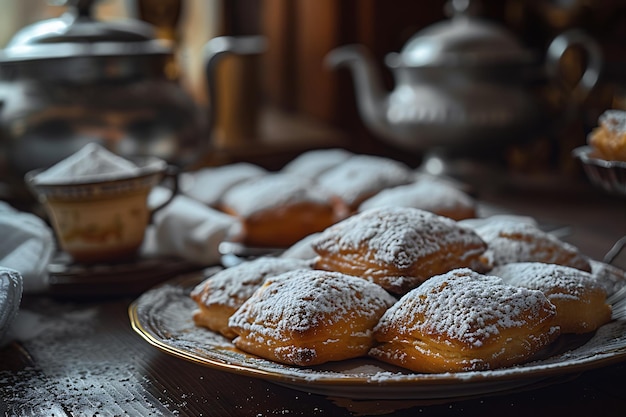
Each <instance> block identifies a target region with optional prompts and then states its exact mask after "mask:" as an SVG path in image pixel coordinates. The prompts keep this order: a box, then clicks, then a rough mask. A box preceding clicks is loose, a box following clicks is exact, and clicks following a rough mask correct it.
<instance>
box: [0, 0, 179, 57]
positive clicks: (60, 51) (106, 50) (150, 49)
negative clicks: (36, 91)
mask: <svg viewBox="0 0 626 417" xmlns="http://www.w3.org/2000/svg"><path fill="white" fill-rule="evenodd" d="M64 3H65V4H67V5H68V10H67V11H66V12H65V13H63V14H62V15H61V16H60V17H58V18H54V19H47V20H43V21H40V22H36V23H34V24H32V25H29V26H26V27H24V28H22V29H21V30H19V31H18V32H17V33H16V34H15V35H14V36H13V38H12V39H11V40H10V41H9V43H8V44H7V46H6V48H5V49H4V50H3V51H2V57H1V60H2V61H5V62H6V61H9V62H15V61H18V62H19V61H30V60H41V59H52V58H74V57H85V56H88V57H94V56H111V55H117V56H119V55H122V56H132V55H154V54H171V53H172V46H171V44H169V43H168V42H167V41H165V40H162V39H156V38H155V31H154V29H153V27H152V26H151V25H149V24H147V23H145V22H142V21H139V20H134V19H127V20H119V21H116V22H103V21H98V20H96V19H94V18H93V17H92V13H91V8H92V6H93V3H94V0H65V1H64Z"/></svg>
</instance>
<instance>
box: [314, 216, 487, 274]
mask: <svg viewBox="0 0 626 417" xmlns="http://www.w3.org/2000/svg"><path fill="white" fill-rule="evenodd" d="M459 240H460V241H467V242H470V241H476V235H475V234H474V233H473V232H472V231H471V230H469V229H466V228H463V227H460V226H458V224H457V223H456V222H454V221H453V220H451V219H447V218H444V217H441V216H437V215H435V214H433V213H430V212H427V211H425V210H420V209H413V208H406V207H382V208H378V209H371V210H367V211H364V212H362V213H360V214H357V215H354V216H352V217H349V218H348V219H346V220H344V221H342V222H340V223H337V224H335V225H333V226H331V227H330V228H328V229H327V230H326V231H324V232H323V233H322V234H321V235H320V236H319V237H318V238H317V239H316V241H315V243H314V246H315V248H316V250H317V251H318V252H320V251H321V252H329V253H341V252H349V253H352V252H354V251H357V250H359V248H361V247H362V246H363V245H367V246H368V247H369V248H370V251H371V252H370V253H368V254H366V256H368V257H369V256H371V257H372V258H373V259H374V260H375V261H378V262H382V263H391V264H394V265H395V266H396V267H397V268H400V269H402V268H408V267H410V266H411V265H413V264H414V263H415V262H416V261H417V260H418V259H420V258H422V257H424V256H427V255H430V254H432V253H434V252H437V251H439V250H441V249H442V248H444V247H445V246H446V245H448V244H450V243H453V242H457V241H459ZM471 254H472V253H471V252H468V253H464V254H462V256H470V255H471Z"/></svg>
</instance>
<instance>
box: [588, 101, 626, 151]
mask: <svg viewBox="0 0 626 417" xmlns="http://www.w3.org/2000/svg"><path fill="white" fill-rule="evenodd" d="M588 143H589V145H590V146H591V147H592V148H593V149H594V150H595V153H596V154H597V156H598V157H600V158H602V159H606V160H608V161H624V162H626V111H624V110H613V109H612V110H606V111H605V112H604V113H602V114H601V115H600V117H599V118H598V126H597V127H596V128H595V129H593V130H592V131H591V133H590V134H589V136H588Z"/></svg>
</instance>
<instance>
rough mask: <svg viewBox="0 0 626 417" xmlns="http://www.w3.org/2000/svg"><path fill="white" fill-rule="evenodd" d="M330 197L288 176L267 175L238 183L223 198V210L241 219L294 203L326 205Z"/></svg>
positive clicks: (304, 182) (308, 183) (311, 183)
mask: <svg viewBox="0 0 626 417" xmlns="http://www.w3.org/2000/svg"><path fill="white" fill-rule="evenodd" d="M328 201H329V195H328V194H327V193H326V192H324V191H323V190H321V189H320V188H318V187H317V186H316V185H315V184H314V183H313V182H311V181H309V180H307V179H304V178H300V177H296V176H292V175H287V174H280V173H275V174H268V175H265V176H263V177H261V178H256V179H253V180H250V181H246V182H243V183H240V184H237V185H236V186H234V187H233V188H231V189H230V190H229V191H228V192H227V193H226V194H225V195H224V196H223V199H222V204H223V206H224V207H228V208H230V209H232V210H233V211H234V212H235V213H237V215H239V216H242V217H249V216H252V215H253V214H254V213H257V212H259V211H263V210H266V209H268V208H273V207H280V206H282V205H286V204H291V203H295V202H315V203H318V204H320V205H324V206H326V205H328Z"/></svg>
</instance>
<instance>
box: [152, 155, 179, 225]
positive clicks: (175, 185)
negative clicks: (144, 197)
mask: <svg viewBox="0 0 626 417" xmlns="http://www.w3.org/2000/svg"><path fill="white" fill-rule="evenodd" d="M179 176H180V169H179V168H178V167H176V166H174V165H168V166H167V168H166V169H165V172H164V174H163V178H162V180H161V183H163V182H164V181H167V180H168V179H169V180H171V181H172V194H171V195H170V196H169V197H168V198H167V199H166V200H165V201H164V202H162V203H161V204H159V205H157V206H156V207H154V208H152V209H151V210H150V219H149V221H148V222H149V223H153V220H154V215H155V214H156V213H157V212H158V211H159V210H161V209H163V208H164V207H165V206H167V205H168V204H169V203H171V202H172V200H174V198H175V197H176V196H177V195H178V192H179V189H180V184H179Z"/></svg>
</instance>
